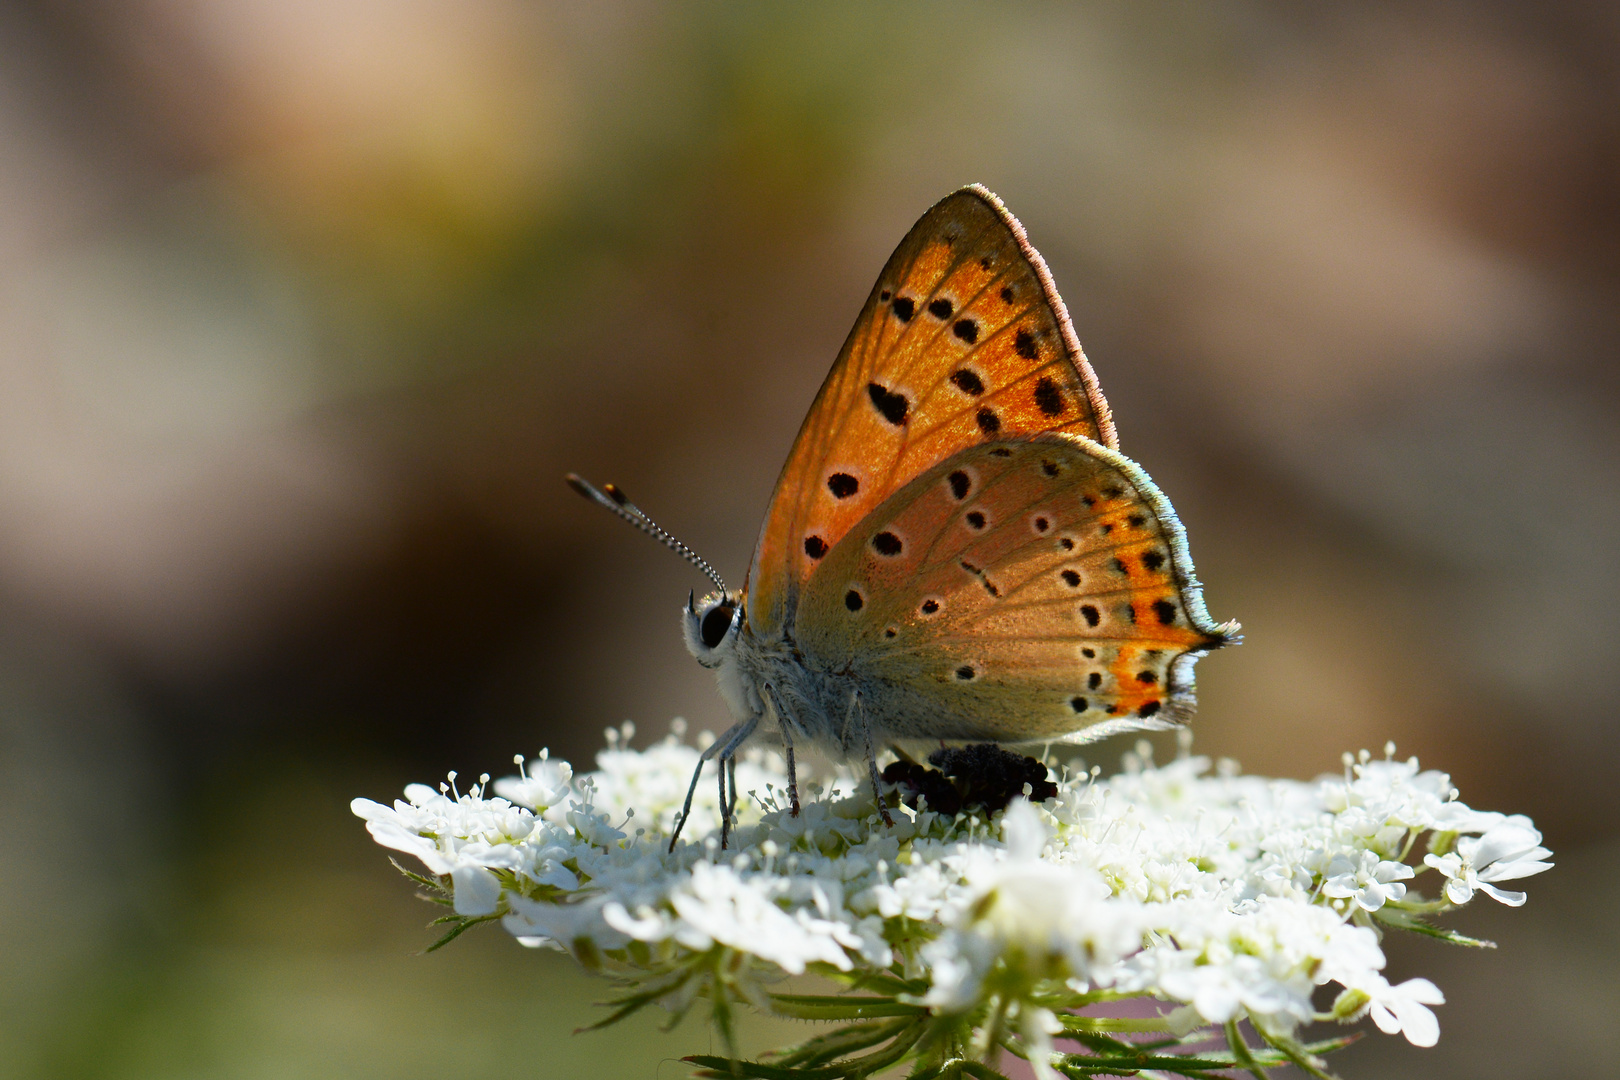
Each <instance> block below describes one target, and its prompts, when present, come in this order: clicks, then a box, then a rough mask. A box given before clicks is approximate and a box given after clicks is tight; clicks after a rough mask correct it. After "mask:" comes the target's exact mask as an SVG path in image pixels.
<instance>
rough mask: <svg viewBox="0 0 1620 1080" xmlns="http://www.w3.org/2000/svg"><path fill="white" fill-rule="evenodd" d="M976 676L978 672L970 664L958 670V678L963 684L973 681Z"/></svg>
mask: <svg viewBox="0 0 1620 1080" xmlns="http://www.w3.org/2000/svg"><path fill="white" fill-rule="evenodd" d="M975 674H976V672H975V671H974V670H973V668H972V667H971V666H969V665H968V664H963V665H962V666H961V667H959V668H957V669H956V677H957V678H958V679H961V680H962V681H963V682H967V681H968V680H970V679H972V678H973V676H974V675H975Z"/></svg>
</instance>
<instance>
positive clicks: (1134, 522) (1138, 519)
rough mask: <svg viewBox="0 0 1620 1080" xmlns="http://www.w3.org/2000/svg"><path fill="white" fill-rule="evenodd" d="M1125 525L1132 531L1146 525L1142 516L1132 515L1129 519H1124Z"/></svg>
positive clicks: (1145, 520) (1145, 519)
mask: <svg viewBox="0 0 1620 1080" xmlns="http://www.w3.org/2000/svg"><path fill="white" fill-rule="evenodd" d="M1125 523H1126V524H1127V525H1129V526H1130V527H1131V528H1133V529H1140V528H1141V527H1142V526H1143V525H1146V524H1147V518H1146V517H1145V516H1143V515H1142V514H1132V515H1131V516H1130V517H1128V518H1126V519H1125Z"/></svg>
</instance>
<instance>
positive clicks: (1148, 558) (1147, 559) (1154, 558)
mask: <svg viewBox="0 0 1620 1080" xmlns="http://www.w3.org/2000/svg"><path fill="white" fill-rule="evenodd" d="M1142 565H1143V566H1145V567H1147V568H1148V569H1149V570H1157V569H1158V568H1159V567H1161V566H1163V565H1164V552H1162V551H1149V552H1146V553H1145V554H1144V555H1143V556H1142Z"/></svg>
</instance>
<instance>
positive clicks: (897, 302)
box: [889, 296, 917, 322]
mask: <svg viewBox="0 0 1620 1080" xmlns="http://www.w3.org/2000/svg"><path fill="white" fill-rule="evenodd" d="M889 310H890V311H893V312H894V317H895V318H897V319H899V320H900V321H901V322H910V321H911V317H912V316H913V315H915V314H917V301H915V300H913V299H912V298H911V297H909V296H897V297H895V298H894V304H893V306H891V307H890V309H889Z"/></svg>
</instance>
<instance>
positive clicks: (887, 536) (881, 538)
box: [872, 529, 905, 558]
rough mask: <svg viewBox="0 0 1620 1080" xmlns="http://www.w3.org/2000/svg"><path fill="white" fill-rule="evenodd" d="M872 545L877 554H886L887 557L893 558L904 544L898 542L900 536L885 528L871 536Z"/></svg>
mask: <svg viewBox="0 0 1620 1080" xmlns="http://www.w3.org/2000/svg"><path fill="white" fill-rule="evenodd" d="M872 547H873V549H874V550H876V551H877V553H878V554H879V555H886V556H888V557H889V558H893V557H894V556H896V555H898V554H900V552H901V551H902V550H903V549H904V547H905V545H904V544H902V543H901V542H900V538H899V537H898V536H896V535H894V533H892V532H889V531H888V530H887V529H885V530H883V531H882V532H880V533H878V534H877V535H876V536H874V537H872Z"/></svg>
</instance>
